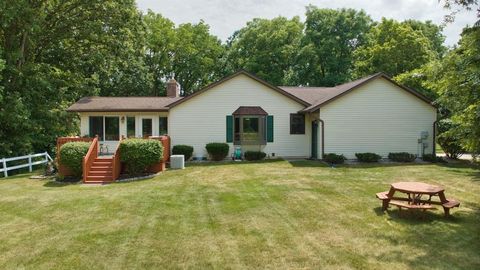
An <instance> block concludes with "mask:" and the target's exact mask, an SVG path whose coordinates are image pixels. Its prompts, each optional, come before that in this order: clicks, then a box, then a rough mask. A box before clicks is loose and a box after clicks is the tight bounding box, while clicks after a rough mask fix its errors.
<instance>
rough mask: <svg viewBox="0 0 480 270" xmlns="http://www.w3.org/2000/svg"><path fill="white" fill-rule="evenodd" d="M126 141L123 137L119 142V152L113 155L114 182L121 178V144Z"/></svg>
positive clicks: (116, 151)
mask: <svg viewBox="0 0 480 270" xmlns="http://www.w3.org/2000/svg"><path fill="white" fill-rule="evenodd" d="M123 139H124V137H123V135H122V137H121V138H120V141H119V142H118V147H117V150H115V154H114V155H113V158H112V159H113V161H112V181H115V180H117V179H118V177H120V171H121V170H122V165H121V164H120V143H121V142H122V140H123Z"/></svg>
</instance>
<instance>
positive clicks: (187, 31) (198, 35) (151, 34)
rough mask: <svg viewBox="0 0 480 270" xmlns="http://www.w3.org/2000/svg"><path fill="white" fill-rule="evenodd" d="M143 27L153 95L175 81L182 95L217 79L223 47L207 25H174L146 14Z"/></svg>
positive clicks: (156, 16) (152, 14) (153, 15)
mask: <svg viewBox="0 0 480 270" xmlns="http://www.w3.org/2000/svg"><path fill="white" fill-rule="evenodd" d="M144 22H145V24H146V27H147V32H146V40H147V52H146V62H147V66H148V69H149V71H150V73H151V74H152V77H153V78H154V79H153V80H154V85H153V90H152V94H153V95H164V94H165V84H166V81H167V80H168V79H170V78H175V79H176V80H177V81H178V82H179V84H180V85H181V87H182V89H183V91H184V94H185V95H186V94H191V93H193V92H194V91H196V90H198V89H199V88H201V87H202V86H205V85H206V84H208V83H211V82H213V81H215V80H216V79H218V78H219V77H220V76H221V70H222V69H221V59H222V56H223V55H224V47H223V46H222V44H221V42H220V40H219V39H218V38H217V37H215V36H213V35H211V34H210V29H209V26H208V25H207V24H206V23H204V22H203V21H200V22H199V23H197V24H191V23H187V24H181V25H179V26H178V27H175V24H174V23H173V22H172V21H170V20H169V19H167V18H164V17H162V16H161V15H160V14H155V13H153V12H152V11H149V12H148V13H147V14H146V15H145V16H144Z"/></svg>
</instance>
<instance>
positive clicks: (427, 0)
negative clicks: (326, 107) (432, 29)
mask: <svg viewBox="0 0 480 270" xmlns="http://www.w3.org/2000/svg"><path fill="white" fill-rule="evenodd" d="M309 4H313V5H315V6H318V7H322V8H342V7H347V8H355V9H363V10H365V11H366V12H367V13H368V14H370V16H372V18H373V19H375V20H379V19H380V18H382V17H386V18H393V19H396V20H405V19H417V20H431V21H433V22H435V23H437V24H440V23H442V22H443V18H444V15H445V14H447V13H448V11H447V10H445V9H443V7H442V4H441V3H439V2H438V0H369V1H358V0H357V1H355V0H336V1H332V0H330V1H325V0H322V1H312V0H310V1H304V0H276V1H274V0H242V1H237V0H208V1H197V0H176V1H174V0H137V5H138V7H139V8H140V9H141V10H143V11H147V10H148V9H151V10H153V11H155V12H157V13H161V14H162V15H163V16H165V17H167V18H169V19H170V20H172V21H173V22H175V23H176V24H180V23H186V22H193V23H196V22H198V21H200V20H201V19H203V20H204V21H205V22H206V23H207V24H209V25H210V28H211V33H212V34H214V35H216V36H218V37H219V38H220V39H222V40H223V41H225V40H226V39H227V38H228V37H229V36H230V35H231V34H232V33H233V32H234V31H235V30H238V29H240V28H242V27H243V26H245V24H246V22H247V21H250V20H251V19H253V18H273V17H276V16H279V15H281V16H285V17H288V18H291V17H293V16H300V17H301V18H302V19H304V17H305V15H304V14H305V6H307V5H309ZM475 21H476V17H475V12H473V11H471V12H466V11H465V12H461V13H459V14H458V15H457V18H456V20H455V22H454V23H452V24H448V25H447V26H446V27H445V29H444V35H445V36H446V44H447V45H454V44H456V43H457V41H458V39H459V34H460V33H461V30H462V28H463V27H465V26H466V25H467V24H469V25H472V24H473V23H474V22H475Z"/></svg>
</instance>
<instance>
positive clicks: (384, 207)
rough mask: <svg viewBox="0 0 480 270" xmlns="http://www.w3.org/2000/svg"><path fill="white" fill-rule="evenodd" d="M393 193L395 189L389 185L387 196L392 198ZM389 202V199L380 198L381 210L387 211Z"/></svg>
mask: <svg viewBox="0 0 480 270" xmlns="http://www.w3.org/2000/svg"><path fill="white" fill-rule="evenodd" d="M394 194H395V189H394V188H393V187H390V190H389V191H388V194H387V197H388V198H393V195H394ZM389 204H390V199H388V200H382V210H383V211H387V209H388V206H389Z"/></svg>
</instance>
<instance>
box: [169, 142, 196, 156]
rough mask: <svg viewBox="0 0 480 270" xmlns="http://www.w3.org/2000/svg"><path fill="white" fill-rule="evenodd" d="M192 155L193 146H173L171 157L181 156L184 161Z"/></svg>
mask: <svg viewBox="0 0 480 270" xmlns="http://www.w3.org/2000/svg"><path fill="white" fill-rule="evenodd" d="M192 154H193V146H190V145H184V144H178V145H175V146H173V148H172V155H183V156H184V157H185V160H189V159H190V158H191V157H192Z"/></svg>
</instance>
